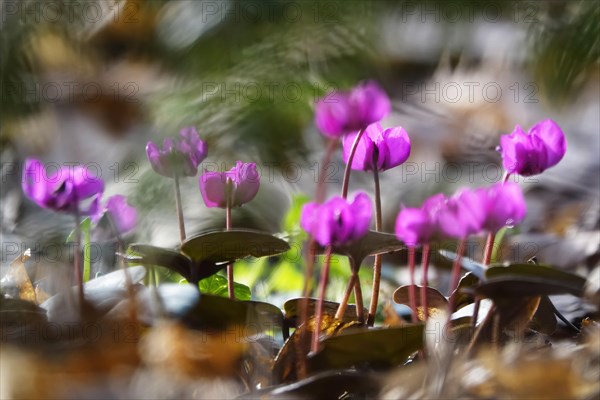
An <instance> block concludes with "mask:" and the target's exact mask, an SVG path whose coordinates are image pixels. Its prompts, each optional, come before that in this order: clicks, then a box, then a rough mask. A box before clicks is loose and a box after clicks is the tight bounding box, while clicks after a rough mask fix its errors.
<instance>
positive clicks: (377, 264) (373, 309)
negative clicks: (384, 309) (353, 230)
mask: <svg viewBox="0 0 600 400" xmlns="http://www.w3.org/2000/svg"><path fill="white" fill-rule="evenodd" d="M373 166H374V168H373V181H374V182H375V231H377V232H380V231H381V229H382V225H383V223H382V213H381V188H380V185H379V171H377V152H374V153H373ZM380 282H381V255H380V254H377V255H376V256H375V261H374V263H373V289H372V292H371V304H370V305H369V318H368V320H367V325H369V326H373V324H374V323H375V315H376V314H377V302H378V300H379V286H380Z"/></svg>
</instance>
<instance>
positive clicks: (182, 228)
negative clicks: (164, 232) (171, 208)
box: [173, 174, 185, 244]
mask: <svg viewBox="0 0 600 400" xmlns="http://www.w3.org/2000/svg"><path fill="white" fill-rule="evenodd" d="M173 180H174V183H175V208H176V210H177V219H178V221H179V240H180V241H181V243H182V244H183V241H184V240H185V223H184V221H183V209H182V207H181V191H180V190H179V175H177V174H175V175H174V176H173Z"/></svg>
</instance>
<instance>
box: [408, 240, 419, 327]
mask: <svg viewBox="0 0 600 400" xmlns="http://www.w3.org/2000/svg"><path fill="white" fill-rule="evenodd" d="M408 272H409V274H410V287H409V288H408V302H409V304H410V309H411V311H412V312H411V316H412V322H417V321H418V320H419V319H418V318H417V288H416V286H415V248H414V247H412V246H411V247H409V248H408Z"/></svg>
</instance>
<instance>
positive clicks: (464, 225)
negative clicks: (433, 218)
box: [438, 189, 487, 239]
mask: <svg viewBox="0 0 600 400" xmlns="http://www.w3.org/2000/svg"><path fill="white" fill-rule="evenodd" d="M486 216H487V214H486V204H485V198H484V194H482V193H480V192H479V191H474V190H470V189H463V190H461V191H459V192H457V193H456V194H455V195H454V196H452V197H450V198H449V199H448V200H447V202H446V204H445V206H444V207H443V208H442V209H440V211H439V214H438V222H439V227H440V231H441V233H442V234H443V235H445V236H448V237H452V238H456V239H465V238H467V237H468V236H469V235H473V234H477V233H479V232H480V231H481V230H482V226H483V223H484V220H485V218H486Z"/></svg>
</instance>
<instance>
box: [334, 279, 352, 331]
mask: <svg viewBox="0 0 600 400" xmlns="http://www.w3.org/2000/svg"><path fill="white" fill-rule="evenodd" d="M355 283H356V275H354V274H352V275H351V276H350V280H349V281H348V286H346V290H345V291H344V296H343V297H342V301H341V302H340V305H339V306H338V309H337V311H336V312H335V319H338V320H340V321H341V320H342V318H344V314H345V313H346V308H347V306H348V300H349V299H350V295H351V294H352V291H353V290H354V285H355Z"/></svg>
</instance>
